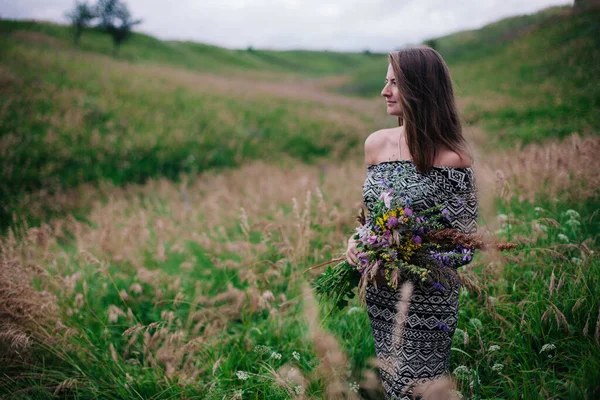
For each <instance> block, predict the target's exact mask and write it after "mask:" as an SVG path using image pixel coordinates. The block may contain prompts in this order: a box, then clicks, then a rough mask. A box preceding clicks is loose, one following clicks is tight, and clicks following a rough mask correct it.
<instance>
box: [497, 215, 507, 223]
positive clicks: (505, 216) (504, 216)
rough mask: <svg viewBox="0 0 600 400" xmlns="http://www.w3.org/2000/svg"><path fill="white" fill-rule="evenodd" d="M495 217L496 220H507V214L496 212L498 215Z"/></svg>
mask: <svg viewBox="0 0 600 400" xmlns="http://www.w3.org/2000/svg"><path fill="white" fill-rule="evenodd" d="M496 219H497V220H498V222H506V221H508V215H506V214H498V215H496Z"/></svg>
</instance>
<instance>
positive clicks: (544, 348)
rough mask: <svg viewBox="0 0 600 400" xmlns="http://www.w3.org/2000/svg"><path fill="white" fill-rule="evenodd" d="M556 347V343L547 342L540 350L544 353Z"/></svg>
mask: <svg viewBox="0 0 600 400" xmlns="http://www.w3.org/2000/svg"><path fill="white" fill-rule="evenodd" d="M554 349H556V346H555V345H554V344H552V343H547V344H545V345H543V346H542V349H541V350H540V354H542V353H543V352H545V351H550V350H554Z"/></svg>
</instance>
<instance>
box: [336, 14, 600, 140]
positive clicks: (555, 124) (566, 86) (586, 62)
mask: <svg viewBox="0 0 600 400" xmlns="http://www.w3.org/2000/svg"><path fill="white" fill-rule="evenodd" d="M598 21H600V10H599V9H598V8H595V9H594V8H592V9H588V10H584V11H580V12H576V11H574V10H573V9H571V8H570V7H554V8H549V9H547V10H544V11H542V12H540V13H536V14H532V15H525V16H519V17H514V18H507V19H504V20H501V21H498V22H496V23H494V24H491V25H488V26H485V27H483V28H481V29H478V30H473V31H464V32H459V33H456V34H452V35H448V36H444V37H441V38H436V39H432V40H431V41H429V43H430V44H433V45H434V46H435V48H436V49H437V50H438V51H439V52H440V53H441V54H442V56H443V57H444V59H445V60H446V62H447V63H448V65H449V68H450V71H451V73H452V77H453V79H454V81H455V84H456V94H457V96H458V98H459V101H460V102H461V103H462V109H463V116H464V119H465V121H466V122H468V123H471V124H476V125H480V126H482V127H484V128H485V129H486V130H487V131H489V132H490V133H493V136H492V137H490V140H491V141H492V142H493V144H494V146H498V145H499V146H506V147H509V146H510V147H512V146H513V145H514V144H515V142H516V141H520V142H522V143H523V144H527V143H530V142H540V141H543V140H545V139H547V138H551V137H555V138H564V137H566V136H568V135H570V134H571V133H573V132H579V133H583V134H590V133H591V134H597V133H598V127H600V113H599V112H598V110H599V109H600V103H599V102H600V86H599V85H595V84H592V82H595V81H597V79H598V77H599V76H600V39H599V38H600V35H599V34H598V33H599V32H600V23H599V22H598ZM384 74H385V66H384V65H374V64H373V65H368V66H365V67H362V70H361V71H360V72H357V73H356V74H355V75H354V78H353V82H354V83H352V84H349V85H347V86H345V87H343V88H342V89H343V90H345V91H346V92H349V93H356V94H359V95H363V96H367V97H369V96H376V95H378V94H379V92H380V91H381V79H380V77H381V76H384Z"/></svg>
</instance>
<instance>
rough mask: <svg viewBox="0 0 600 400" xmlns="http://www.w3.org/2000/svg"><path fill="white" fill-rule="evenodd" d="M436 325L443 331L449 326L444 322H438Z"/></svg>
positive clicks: (446, 330)
mask: <svg viewBox="0 0 600 400" xmlns="http://www.w3.org/2000/svg"><path fill="white" fill-rule="evenodd" d="M437 327H438V328H440V329H441V330H443V331H444V332H448V329H449V326H448V324H447V323H445V322H441V321H440V322H438V324H437Z"/></svg>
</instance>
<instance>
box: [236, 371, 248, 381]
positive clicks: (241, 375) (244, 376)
mask: <svg viewBox="0 0 600 400" xmlns="http://www.w3.org/2000/svg"><path fill="white" fill-rule="evenodd" d="M235 374H236V375H237V377H238V379H241V380H243V381H245V380H246V379H248V378H249V377H250V375H248V373H247V372H245V371H237V372H236V373H235Z"/></svg>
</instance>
